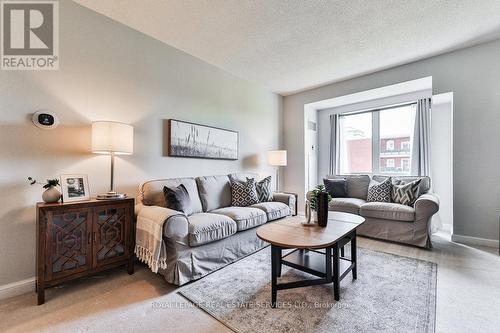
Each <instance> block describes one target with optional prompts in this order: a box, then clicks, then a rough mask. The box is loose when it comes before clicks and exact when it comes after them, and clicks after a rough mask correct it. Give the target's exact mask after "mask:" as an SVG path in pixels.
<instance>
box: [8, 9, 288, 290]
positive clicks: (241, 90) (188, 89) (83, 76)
mask: <svg viewBox="0 0 500 333" xmlns="http://www.w3.org/2000/svg"><path fill="white" fill-rule="evenodd" d="M60 61H61V63H60V70H59V71H47V72H42V71H24V72H23V71H1V72H0V114H1V116H2V118H1V122H0V144H1V152H2V153H1V154H0V165H1V172H0V202H1V203H2V204H1V205H0V267H1V269H0V286H1V285H4V284H7V283H10V282H14V281H19V280H22V279H27V278H31V277H33V276H34V275H35V208H34V205H35V202H37V201H40V199H41V193H42V190H41V188H38V187H30V186H29V185H28V184H27V182H26V177H28V176H33V177H37V178H42V179H43V178H46V177H58V176H59V175H60V174H63V173H84V174H88V175H89V182H90V187H91V191H92V194H93V195H95V194H97V193H100V192H103V191H105V190H107V188H108V186H109V157H107V156H97V155H93V154H91V153H90V123H91V121H93V120H116V121H122V122H127V123H131V124H133V125H134V127H135V147H134V149H135V152H134V155H132V156H125V157H119V158H118V159H117V165H116V184H115V185H116V188H117V190H119V191H123V192H126V193H128V194H131V195H135V194H136V193H137V188H138V186H139V183H140V182H141V181H144V180H147V179H151V178H164V177H177V176H196V175H208V174H223V173H228V172H232V171H238V170H243V169H251V170H256V171H260V172H262V173H264V174H266V173H269V174H271V173H272V172H273V170H270V169H268V167H267V162H266V160H265V156H266V151H267V150H270V149H277V148H279V143H280V142H279V141H280V134H279V133H280V124H281V111H280V110H281V97H280V96H278V95H276V94H274V93H271V92H269V91H267V90H264V89H262V88H260V87H258V86H256V85H254V84H251V83H248V82H246V81H243V80H241V79H238V78H236V77H234V76H232V75H230V74H227V73H226V72H223V71H222V70H219V69H218V68H215V67H213V66H211V65H208V64H206V63H204V62H202V61H200V60H198V59H196V58H193V57H191V56H189V55H187V54H185V53H183V52H180V51H178V50H176V49H174V48H171V47H169V46H167V45H165V44H162V43H160V42H158V41H156V40H154V39H152V38H149V37H147V36H145V35H142V34H141V33H138V32H136V31H134V30H132V29H129V28H127V27H125V26H123V25H121V24H118V23H116V22H113V21H112V20H110V19H108V18H105V17H104V16H101V15H99V14H96V13H94V12H92V11H90V10H88V9H86V8H84V7H81V6H79V5H77V4H74V3H72V2H69V1H61V2H60ZM37 109H50V110H52V111H54V112H56V113H57V114H58V115H59V117H60V120H61V125H60V127H59V128H57V129H56V130H53V131H43V130H40V129H38V128H36V127H35V126H33V125H32V124H31V123H30V120H29V117H30V114H31V113H32V112H34V111H35V110H37ZM168 118H177V119H184V120H189V121H193V122H199V123H203V124H208V125H215V126H219V127H223V128H228V129H233V130H238V131H239V133H240V159H239V160H238V161H215V160H213V161H212V160H202V162H201V160H197V159H182V158H169V157H165V156H164V154H163V152H164V136H163V135H164V120H165V119H168Z"/></svg>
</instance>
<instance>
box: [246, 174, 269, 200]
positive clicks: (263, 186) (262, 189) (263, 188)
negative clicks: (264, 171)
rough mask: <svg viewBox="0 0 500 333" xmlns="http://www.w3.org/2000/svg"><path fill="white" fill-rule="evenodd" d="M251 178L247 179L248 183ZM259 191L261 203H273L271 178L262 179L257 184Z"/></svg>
mask: <svg viewBox="0 0 500 333" xmlns="http://www.w3.org/2000/svg"><path fill="white" fill-rule="evenodd" d="M249 179H250V178H247V181H248V180H249ZM255 189H256V190H257V198H258V199H259V202H268V201H273V190H272V189H271V176H268V177H266V178H264V179H262V180H261V181H260V182H257V183H256V184H255Z"/></svg>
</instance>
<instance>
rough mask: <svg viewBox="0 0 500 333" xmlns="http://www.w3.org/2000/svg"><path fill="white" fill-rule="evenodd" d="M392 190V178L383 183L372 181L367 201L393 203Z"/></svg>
mask: <svg viewBox="0 0 500 333" xmlns="http://www.w3.org/2000/svg"><path fill="white" fill-rule="evenodd" d="M391 189H392V181H391V178H390V177H389V178H387V179H386V180H384V181H383V182H381V183H380V182H377V181H376V180H372V181H371V182H370V187H369V188H368V197H367V198H366V201H368V202H391Z"/></svg>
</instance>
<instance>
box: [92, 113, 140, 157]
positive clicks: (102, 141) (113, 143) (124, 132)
mask: <svg viewBox="0 0 500 333" xmlns="http://www.w3.org/2000/svg"><path fill="white" fill-rule="evenodd" d="M92 152H93V153H96V154H117V155H128V154H132V153H133V152H134V128H133V127H132V126H131V125H128V124H124V123H119V122H114V121H95V122H93V123H92Z"/></svg>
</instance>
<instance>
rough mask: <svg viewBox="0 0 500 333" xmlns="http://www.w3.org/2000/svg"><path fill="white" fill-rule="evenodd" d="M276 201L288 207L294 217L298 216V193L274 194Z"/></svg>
mask: <svg viewBox="0 0 500 333" xmlns="http://www.w3.org/2000/svg"><path fill="white" fill-rule="evenodd" d="M273 198H274V201H276V202H282V203H284V204H285V205H287V206H288V207H290V211H291V212H292V215H293V216H295V215H297V194H296V193H287V192H275V193H273Z"/></svg>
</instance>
